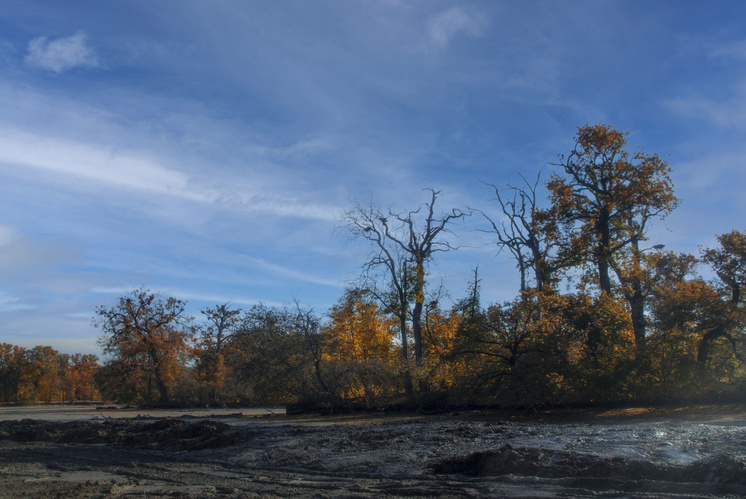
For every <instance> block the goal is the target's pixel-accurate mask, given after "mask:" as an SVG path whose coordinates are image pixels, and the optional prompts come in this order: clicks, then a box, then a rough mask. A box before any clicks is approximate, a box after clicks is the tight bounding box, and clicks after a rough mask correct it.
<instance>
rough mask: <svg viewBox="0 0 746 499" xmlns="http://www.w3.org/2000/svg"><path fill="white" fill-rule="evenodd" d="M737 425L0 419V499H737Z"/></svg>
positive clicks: (102, 416) (72, 411)
mask: <svg viewBox="0 0 746 499" xmlns="http://www.w3.org/2000/svg"><path fill="white" fill-rule="evenodd" d="M745 411H746V408H745V407H742V406H727V407H691V408H686V409H665V410H663V409H645V408H641V409H627V410H618V411H601V410H599V411H584V412H582V413H577V412H576V413H573V412H567V411H552V412H543V413H537V414H533V413H530V414H519V415H515V414H507V413H501V414H496V413H491V412H461V413H451V414H444V415H420V414H409V415H405V414H393V415H388V414H385V415H357V416H330V417H300V416H286V415H284V414H282V413H281V412H282V411H277V410H274V411H273V410H260V411H256V410H253V411H252V410H235V409H234V410H224V411H216V410H206V411H159V412H157V413H156V412H155V411H149V410H137V409H112V408H109V409H106V410H99V409H96V408H92V407H77V406H70V407H54V406H52V407H31V408H21V407H0V498H7V497H112V496H115V497H116V496H123V497H433V496H435V497H494V496H497V497H501V496H510V497H557V496H565V497H583V496H588V497H728V496H731V497H742V496H746V412H745Z"/></svg>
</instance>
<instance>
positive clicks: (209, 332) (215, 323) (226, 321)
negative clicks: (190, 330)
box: [201, 303, 241, 353]
mask: <svg viewBox="0 0 746 499" xmlns="http://www.w3.org/2000/svg"><path fill="white" fill-rule="evenodd" d="M201 312H202V315H204V316H205V319H207V326H206V327H205V329H204V331H203V336H204V337H205V339H206V340H207V341H208V342H209V343H210V344H212V345H214V347H215V350H216V351H217V353H220V352H221V350H222V349H223V343H224V342H225V339H226V337H227V336H228V335H229V334H230V333H231V332H232V331H233V329H235V328H236V327H237V326H238V325H239V322H240V319H239V316H240V315H241V309H235V310H232V309H231V308H230V303H224V304H223V305H217V306H216V307H215V308H203V309H202V310H201Z"/></svg>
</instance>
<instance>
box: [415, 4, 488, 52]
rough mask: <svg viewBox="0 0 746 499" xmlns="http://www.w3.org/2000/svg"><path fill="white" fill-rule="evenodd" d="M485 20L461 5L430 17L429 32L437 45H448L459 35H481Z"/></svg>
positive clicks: (432, 40) (431, 39)
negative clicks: (461, 7)
mask: <svg viewBox="0 0 746 499" xmlns="http://www.w3.org/2000/svg"><path fill="white" fill-rule="evenodd" d="M484 24H485V23H484V20H483V19H481V18H478V17H477V16H476V15H473V14H469V13H467V12H466V11H464V10H463V9H460V8H459V7H453V8H451V9H448V10H446V11H445V12H441V13H440V14H437V15H435V16H433V17H431V18H430V22H429V23H428V34H429V35H430V41H431V42H432V43H433V44H434V45H435V46H437V47H441V48H443V47H446V46H447V45H448V44H449V43H450V42H451V40H453V39H454V38H455V37H457V36H458V35H466V36H470V37H478V36H481V35H482V33H483V31H484Z"/></svg>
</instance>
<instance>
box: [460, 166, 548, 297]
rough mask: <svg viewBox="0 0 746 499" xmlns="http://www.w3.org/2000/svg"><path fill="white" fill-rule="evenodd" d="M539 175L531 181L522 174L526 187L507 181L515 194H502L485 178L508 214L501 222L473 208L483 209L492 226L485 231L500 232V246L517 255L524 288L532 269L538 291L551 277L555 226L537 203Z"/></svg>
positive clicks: (514, 256)
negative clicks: (550, 237) (550, 259)
mask: <svg viewBox="0 0 746 499" xmlns="http://www.w3.org/2000/svg"><path fill="white" fill-rule="evenodd" d="M540 177H541V174H539V175H537V176H536V181H535V182H534V183H533V184H531V183H529V182H528V180H526V178H525V177H524V176H523V175H521V179H522V180H523V182H524V183H525V184H526V185H525V187H514V186H512V185H510V184H508V186H507V189H506V190H507V191H508V192H509V193H510V194H512V198H511V197H510V195H508V196H505V195H504V194H502V193H501V191H500V189H499V188H498V187H497V186H495V185H493V184H488V183H486V182H482V183H484V184H485V185H488V186H490V187H492V189H493V190H494V191H495V199H496V200H497V202H498V203H499V204H500V210H501V211H502V215H503V216H504V217H505V218H504V219H503V221H501V222H499V223H498V222H496V221H495V220H493V219H492V218H490V217H489V216H487V215H486V214H485V213H484V212H483V211H481V210H476V209H475V210H474V211H477V212H479V213H481V214H482V216H483V217H484V218H485V219H487V221H488V222H489V223H490V225H491V226H492V229H491V230H489V231H485V232H494V233H495V234H496V235H497V246H498V248H500V251H502V250H503V249H505V248H507V249H508V250H509V251H510V252H511V254H512V255H513V258H515V260H516V262H517V266H518V270H519V271H520V274H521V291H527V290H528V278H527V275H526V274H527V272H528V271H529V270H533V277H534V288H535V289H536V291H542V290H544V288H545V286H546V285H547V284H548V282H547V281H548V280H549V274H550V264H549V251H550V249H551V245H550V244H549V242H548V238H547V235H548V234H549V233H551V231H552V230H554V229H555V226H554V224H553V223H551V222H550V221H549V220H547V219H546V217H543V211H542V210H539V209H538V208H537V206H536V191H537V187H538V185H539V179H540ZM504 191H505V190H503V192H504Z"/></svg>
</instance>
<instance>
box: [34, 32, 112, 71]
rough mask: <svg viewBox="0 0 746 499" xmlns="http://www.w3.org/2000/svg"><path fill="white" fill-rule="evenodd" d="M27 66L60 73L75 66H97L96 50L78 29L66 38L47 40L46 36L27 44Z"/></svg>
mask: <svg viewBox="0 0 746 499" xmlns="http://www.w3.org/2000/svg"><path fill="white" fill-rule="evenodd" d="M24 62H25V63H26V65H27V66H29V67H32V68H37V69H46V70H47V71H53V72H55V73H58V74H59V73H62V72H64V71H68V70H70V69H73V68H77V67H90V68H96V67H99V62H98V56H97V55H96V52H95V51H94V50H93V49H92V48H91V47H90V46H89V45H88V36H87V35H86V34H85V33H84V32H82V31H79V32H77V33H75V34H74V35H72V36H69V37H67V38H57V39H56V40H51V41H48V40H47V37H46V36H41V37H38V38H34V39H33V40H31V41H30V42H29V44H28V54H27V55H26V57H25V59H24Z"/></svg>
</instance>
